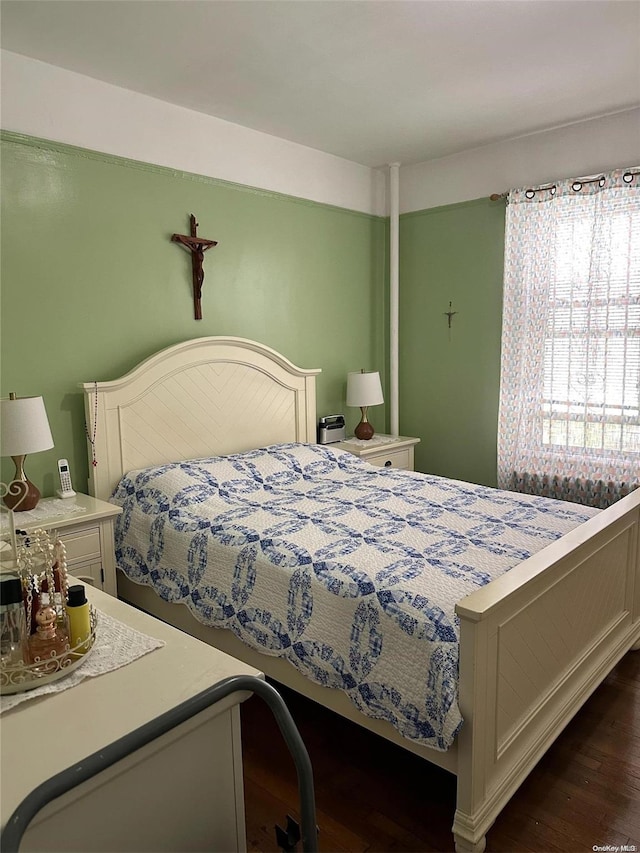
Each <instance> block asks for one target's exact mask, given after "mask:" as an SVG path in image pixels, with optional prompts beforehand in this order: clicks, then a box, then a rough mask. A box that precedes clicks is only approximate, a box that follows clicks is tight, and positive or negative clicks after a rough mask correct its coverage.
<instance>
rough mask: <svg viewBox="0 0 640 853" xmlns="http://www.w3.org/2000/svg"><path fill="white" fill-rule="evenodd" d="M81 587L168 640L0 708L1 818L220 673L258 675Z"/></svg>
mask: <svg viewBox="0 0 640 853" xmlns="http://www.w3.org/2000/svg"><path fill="white" fill-rule="evenodd" d="M86 591H87V597H88V598H89V600H90V601H91V603H92V604H93V605H94V606H95V607H96V608H97V609H98V611H99V612H103V613H107V614H108V615H109V616H112V617H113V618H115V619H117V620H119V621H120V622H123V623H125V624H126V625H129V626H131V627H133V628H135V629H136V630H137V631H140V632H141V633H143V634H146V635H148V636H150V637H154V638H156V639H158V640H163V641H164V642H165V645H164V646H163V647H162V648H159V649H155V650H154V651H151V652H149V653H148V654H145V655H144V656H143V657H140V658H138V659H137V660H135V661H133V663H130V664H128V665H126V666H123V667H121V668H120V669H117V670H114V671H113V672H109V673H105V674H103V675H99V676H97V677H94V678H86V679H85V680H84V681H82V682H81V683H80V684H78V685H77V686H75V687H71V688H70V689H68V690H63V691H62V692H60V693H56V694H51V695H48V696H42V697H40V698H36V699H30V700H28V701H26V702H23V703H22V704H21V705H19V706H17V707H16V708H13V709H12V710H10V711H6V712H5V713H4V714H2V716H0V733H1V736H2V751H1V790H2V798H1V808H2V825H4V823H5V821H6V820H7V819H8V818H9V816H10V815H11V814H12V813H13V811H14V809H15V808H16V807H17V806H18V805H19V803H20V802H21V801H22V800H23V799H24V797H25V796H26V795H27V794H28V793H29V792H30V791H32V790H33V789H34V788H35V787H36V786H37V785H39V784H40V783H41V782H43V781H45V780H46V779H48V778H50V777H51V776H53V775H54V774H56V773H59V772H60V771H62V770H64V769H66V768H67V767H69V766H70V765H72V764H74V763H76V762H77V761H80V760H82V759H83V758H86V757H87V756H88V755H91V754H92V753H94V752H96V751H97V750H99V749H101V748H103V747H104V746H106V745H108V744H109V743H112V742H113V741H115V740H117V739H119V738H121V737H123V736H124V735H126V734H128V733H129V732H131V731H133V730H134V729H136V728H138V727H139V726H141V725H143V724H145V723H147V722H149V721H150V720H153V719H154V718H155V717H158V716H159V715H160V714H163V713H164V712H165V711H168V710H170V709H171V708H174V707H175V706H177V705H179V704H181V703H182V702H184V701H186V700H187V699H189V698H191V697H192V696H195V695H196V694H198V693H200V692H201V691H202V690H205V689H206V688H208V687H211V686H212V685H214V684H217V683H218V682H219V681H221V680H223V679H224V678H227V677H229V676H232V675H257V676H260V675H261V673H260V672H259V671H258V670H256V669H254V668H253V667H250V666H247V665H246V664H244V663H242V662H241V661H238V660H236V659H235V658H232V657H231V656H230V655H227V654H225V653H224V652H220V651H218V650H217V649H214V648H213V647H212V646H209V645H207V644H206V643H203V642H201V641H200V640H196V639H194V638H193V637H191V636H189V635H188V634H185V633H184V632H183V631H179V630H178V629H176V628H173V627H172V626H170V625H167V624H165V623H164V622H160V621H159V620H157V619H155V618H153V617H152V616H149V615H147V614H146V613H143V612H142V611H140V610H137V609H136V608H134V607H131V606H130V605H128V604H125V603H124V602H123V601H119V600H118V599H117V598H114V597H113V596H111V595H107V594H106V593H104V592H101V591H100V590H97V589H92V588H90V587H87V588H86ZM175 606H176V607H179V606H182V605H175ZM243 698H246V694H244V695H238V694H234V695H232V696H230V697H228V699H227V700H224V701H223V702H220V703H218V705H216V706H215V708H212V709H209V711H210V712H211V713H212V715H213V714H214V713H219V712H221V711H223V710H226V709H227V708H229V707H231V706H232V705H234V704H237V702H239V701H241V700H242V699H243ZM205 713H208V712H205Z"/></svg>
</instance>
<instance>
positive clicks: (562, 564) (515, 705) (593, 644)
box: [83, 337, 640, 853]
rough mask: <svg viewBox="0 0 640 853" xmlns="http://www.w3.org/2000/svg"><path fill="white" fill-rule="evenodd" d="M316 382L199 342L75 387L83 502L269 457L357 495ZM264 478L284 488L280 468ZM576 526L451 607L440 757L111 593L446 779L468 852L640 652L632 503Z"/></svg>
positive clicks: (459, 845) (268, 663) (219, 637)
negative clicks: (453, 629) (84, 450)
mask: <svg viewBox="0 0 640 853" xmlns="http://www.w3.org/2000/svg"><path fill="white" fill-rule="evenodd" d="M319 372H320V371H319V370H304V369H301V368H298V367H296V366H294V365H293V364H292V363H291V362H290V361H288V360H287V359H286V358H285V357H283V356H282V355H280V354H279V353H277V352H275V351H274V350H272V349H270V348H268V347H265V346H263V345H261V344H259V343H256V342H253V341H248V340H244V339H241V338H227V337H211V338H199V339H195V340H191V341H187V342H185V343H182V344H178V345H176V346H173V347H170V348H168V349H166V350H163V351H161V352H160V353H157V354H156V355H154V356H152V357H151V358H149V359H147V360H146V361H145V362H143V363H142V364H141V365H139V366H138V367H137V368H135V369H134V370H133V371H131V372H130V373H129V374H127V375H126V376H124V377H122V378H121V379H117V380H114V381H110V382H89V383H86V384H84V386H83V389H84V393H85V409H86V419H87V433H88V436H89V451H90V459H91V461H92V462H93V461H95V462H96V463H97V464H96V465H91V466H90V490H91V492H92V494H94V495H95V496H96V497H99V498H102V499H105V500H108V499H110V498H111V496H112V494H113V493H114V490H115V489H116V488H117V487H118V486H119V484H120V488H121V489H122V488H124V487H123V485H122V482H124V483H126V482H127V480H126V479H125V480H124V481H123V477H124V478H126V475H128V474H129V473H130V472H137V473H135V475H133V479H130V480H129V483H130V484H131V482H135V478H136V477H140V476H147V475H146V474H145V473H143V472H145V471H147V469H155V472H154V474H153V476H154V477H156V476H164V474H165V473H166V471H170V470H173V469H172V468H171V466H175V465H176V463H178V468H177V471H178V475H179V476H186V474H188V475H189V476H196V477H202V476H205V475H203V474H202V473H201V472H200V470H198V471H197V472H196V473H195V474H194V471H195V469H193V470H192V466H191V464H190V461H191V460H209V461H208V462H207V464H208V465H210V466H213V471H214V472H215V471H216V470H218V468H216V466H220V465H234V464H235V465H236V469H237V466H238V465H239V466H240V469H241V470H242V471H245V468H246V466H247V464H248V463H247V459H248V460H249V462H250V464H251V465H253V464H254V463H255V460H256V459H258V458H259V457H261V456H262V455H263V449H264V448H271V450H270V451H269V452H270V454H271V455H270V456H269V457H268V458H269V464H272V456H273V453H275V458H276V459H277V460H279V461H278V464H282V465H284V466H285V469H286V470H287V471H288V470H289V469H290V468H291V466H292V464H293V467H296V466H298V467H299V465H302V467H304V465H305V464H306V463H305V462H299V461H298V454H300V453H301V454H303V455H304V454H309V453H311V454H312V455H313V454H315V456H317V455H318V454H321V456H322V454H323V453H324V456H322V460H323V462H322V464H324V465H329V466H330V467H331V468H332V470H334V471H339V472H340V474H339V476H340V477H342V476H343V473H345V472H346V473H348V474H349V476H350V477H351V476H352V475H355V477H356V479H357V478H358V477H359V478H360V480H361V481H362V483H364V481H365V480H367V478H368V477H371V476H373V474H372V466H369V465H368V464H367V463H365V462H362V461H361V460H358V459H356V457H349V454H346V453H339V452H334V453H331V452H330V451H324V450H322V449H321V448H318V447H315V446H314V443H315V432H316V406H315V379H316V376H317V374H318V373H319ZM256 452H257V455H256ZM252 454H254V455H253V456H252ZM315 456H314V458H315ZM219 457H227V459H225V460H222V461H220V459H219ZM347 457H349V458H347ZM304 458H306V457H304ZM252 459H253V460H254V461H253V462H252V461H251V460H252ZM292 459H294V460H296V461H295V462H294V463H292V462H291V460H292ZM236 460H239V461H238V462H237V463H236ZM182 462H189V464H185V465H183V466H182V467H181V466H180V464H179V463H182ZM309 464H310V465H312V466H313V464H314V462H313V460H312V461H310V463H309ZM243 466H245V467H243ZM158 471H159V473H158ZM185 472H186V474H185ZM171 476H173V474H171ZM206 476H207V477H212V476H213V475H212V474H211V473H207V474H206ZM274 476H276V477H280V478H282V476H283V475H282V472H281V471H280V469H278V471H277V472H276V473H275V474H274ZM332 476H338V475H337V474H332ZM376 476H378V477H385V476H386V477H387V478H391V479H388V480H387V483H388V484H389V485H390V487H391V485H393V483H394V482H397V480H394V479H393V478H397V477H398V476H400V481H399V484H398V486H397V490H398V491H399V492H400V495H399V499H401V500H404V501H407V500H408V498H407V497H406V494H405V493H407V494H409V495H411V494H412V490H414V489H417V488H422V481H421V476H422V475H419V474H414V473H411V472H402V474H400V472H376ZM260 478H261V479H264V477H263V474H262V473H260ZM227 479H228V476H227ZM424 479H425V480H432V479H433V478H428V477H427V478H424ZM121 481H122V482H121ZM376 482H378V481H376ZM439 485H440V484H438V483H436V486H439ZM181 487H182V488H184V487H189V486H188V484H182V486H181ZM129 488H132V487H131V485H130V486H129ZM314 488H316V491H317V488H320V487H316V486H315V485H314ZM349 488H351V485H349ZM473 488H477V487H471V486H469V489H468V491H469V490H471V489H473ZM391 491H393V488H392V489H391ZM485 491H489V490H485ZM278 495H279V493H278ZM124 497H125V496H124V495H123V494H121V495H120V499H124ZM279 499H280V498H279ZM409 499H410V500H412V498H409ZM534 501H535V499H534ZM254 509H255V508H254ZM234 511H240V510H239V509H238V510H235V509H234ZM242 512H245V513H246V508H244V509H242ZM578 512H581V510H578ZM585 512H586V515H587V516H591V517H588V518H587V520H582V519H578V518H576V519H575V526H572V529H570V530H569V532H566V533H564V535H560V536H559V537H556V538H553V539H550V540H549V544H547V545H546V546H545V547H543V548H542V549H541V550H539V551H537V552H536V553H534V554H533V555H532V556H530V557H527V558H526V559H523V560H521V561H520V560H518V561H516V562H517V564H516V565H514V567H513V568H511V569H510V570H509V571H505V572H502V573H498V575H497V576H496V577H495V579H493V580H490V582H488V583H485V585H483V586H481V587H480V588H477V589H475V591H473V592H471V593H470V594H468V595H463V596H462V597H461V598H460V600H458V601H457V602H456V603H455V608H454V609H455V621H456V624H457V629H458V636H459V643H457V644H456V651H457V652H458V653H459V678H458V684H457V693H458V695H457V704H458V707H459V712H460V715H461V718H462V719H463V721H464V722H463V724H462V725H461V726H459V725H457V724H456V721H455V719H452V720H451V721H450V722H449V725H448V729H447V732H448V734H447V737H446V738H444V739H443V740H442V741H441V742H436V741H434V740H433V739H429V738H424V737H422V738H421V737H416V736H415V733H414V732H411V731H408V730H407V728H406V726H405V727H404V729H403V728H402V726H400V727H398V726H397V725H392V723H391V722H390V721H389V718H388V715H387V719H385V718H384V716H385V715H384V714H379V715H378V716H377V717H376V716H375V715H374V716H372V715H371V714H370V710H371V709H370V708H364V707H363V706H362V703H360V707H357V706H356V704H354V702H353V696H351V697H350V696H349V695H348V691H345V690H339V689H338V690H336V689H332V688H331V687H325V686H323V685H322V683H318V681H320V682H322V678H320V679H316V680H311V679H310V678H309V677H306V676H305V675H304V674H302V673H301V672H300V671H299V670H298V669H296V668H295V667H294V666H292V664H291V662H290V660H287V659H286V657H277V656H274V655H273V654H271V653H270V654H265V653H264V650H263V651H259V650H258V649H257V648H252V647H251V646H249V645H247V644H246V643H245V642H243V641H242V640H240V639H239V638H238V636H237V635H236V633H235V632H234V630H231V629H228V628H215V627H210V626H209V625H206V624H203V622H202V621H199V619H197V618H196V617H195V616H194V613H193V611H192V610H190V609H189V608H188V607H186V606H184V605H183V604H176V603H172V601H176V600H180V598H181V597H180V596H176V595H175V594H174V595H172V594H169V595H168V596H167V597H168V598H169V600H168V601H167V600H164V599H163V598H161V597H159V596H158V595H157V594H156V592H155V591H154V589H153V588H152V587H151V586H150V585H148V583H146V582H144V581H145V579H144V578H141V577H136V575H135V572H132V571H131V567H130V566H129V567H126V566H125V568H128V571H129V574H130V575H131V577H128V576H127V575H126V574H124V572H122V571H120V572H119V576H118V594H119V596H120V597H121V598H123V599H125V600H126V601H128V602H130V603H132V604H134V605H136V606H138V607H141V608H142V609H143V610H146V611H147V612H150V613H152V614H153V615H155V616H157V617H158V618H160V619H163V620H164V621H167V622H169V623H171V624H173V625H176V626H177V627H179V628H181V629H183V630H185V631H187V632H188V633H190V634H192V635H194V636H196V637H198V638H200V639H202V640H204V641H206V642H208V643H210V644H211V645H214V646H216V647H218V648H221V649H223V650H224V651H226V652H228V653H230V654H232V655H233V656H235V657H237V658H239V659H241V660H244V661H246V662H247V663H249V664H251V665H253V666H256V667H257V668H259V669H261V670H262V671H263V672H265V673H266V674H267V675H268V676H270V677H272V678H274V679H275V680H277V681H279V682H281V683H283V684H286V685H287V686H289V687H291V688H293V689H295V690H298V691H299V692H301V693H303V694H304V695H306V696H309V697H310V698H312V699H314V700H316V701H318V702H320V703H321V704H323V705H325V706H326V707H328V708H331V709H332V710H334V711H337V712H338V713H341V714H343V715H344V716H346V717H348V718H349V719H351V720H354V721H356V722H358V723H359V724H361V725H363V726H365V727H366V728H368V729H370V730H372V731H374V732H376V733H377V734H380V735H382V736H384V737H387V738H388V739H390V740H392V741H394V742H395V743H398V744H400V745H401V746H403V747H404V748H405V749H409V750H411V751H412V752H414V753H416V754H417V755H419V756H421V757H422V758H424V759H426V760H428V761H430V762H432V763H435V764H437V765H438V766H440V767H443V768H445V769H446V770H449V771H451V772H452V773H455V774H456V776H457V802H456V811H455V817H454V822H453V834H454V839H455V845H456V850H457V851H476V853H480V851H482V850H483V849H484V847H485V843H486V833H487V831H488V830H489V828H490V826H491V824H492V823H493V821H494V820H495V818H496V817H497V815H498V814H499V812H500V810H501V809H502V808H503V806H504V805H505V803H506V802H507V800H508V799H509V798H510V797H511V795H512V794H513V793H514V791H515V790H516V789H517V787H518V786H519V785H520V784H521V782H522V781H523V780H524V779H525V777H526V776H527V774H528V773H529V772H530V771H531V770H532V768H533V767H534V766H535V764H536V763H537V761H538V760H539V759H540V757H541V756H542V755H543V754H544V752H545V751H546V749H547V748H548V747H549V746H550V744H551V743H552V742H553V740H554V739H555V738H556V737H557V735H558V734H559V733H560V731H562V729H563V728H564V726H565V725H566V724H567V723H568V722H569V721H570V720H571V718H572V717H573V715H574V714H575V713H576V711H577V710H578V709H579V708H580V707H581V705H582V704H583V703H584V701H585V700H586V699H587V698H588V697H589V695H590V694H591V693H592V692H593V690H595V688H596V687H597V686H598V685H599V684H600V683H601V681H602V680H603V679H604V678H605V676H606V675H607V674H608V673H609V672H610V670H611V669H612V668H613V667H614V666H615V664H616V663H617V661H618V660H619V659H620V658H621V657H622V655H624V654H625V653H626V652H627V651H629V650H630V649H632V648H638V646H639V645H640V643H639V640H640V545H639V530H640V490H636V491H635V492H633V493H631V494H630V495H628V496H627V497H626V498H623V499H622V500H620V501H619V502H617V503H616V504H614V505H613V506H611V507H609V508H608V509H606V510H603V511H600V512H597V513H593V512H587V511H586V510H585ZM244 517H246V514H245V516H244ZM585 517H586V516H585ZM237 522H238V518H237V517H236V518H235V520H234V523H237ZM157 532H158V529H157V528H154V531H151V530H149V531H148V535H149V536H150V537H153V536H156V535H157ZM143 535H144V534H143ZM516 553H517V551H516V550H514V554H516ZM525 553H526V551H525ZM405 556H406V555H405ZM411 557H412V555H411V554H410V555H409V557H408V558H407V559H410V558H411ZM132 577H133V578H134V579H133V580H132V579H131V578H132ZM334 581H335V579H333V580H332V583H333V582H334ZM370 636H371V633H369V637H370ZM405 716H406V715H405ZM396 722H397V721H396ZM401 732H402V733H401ZM450 741H452V742H451V743H449V742H450Z"/></svg>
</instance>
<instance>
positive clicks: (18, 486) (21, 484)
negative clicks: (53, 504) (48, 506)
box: [4, 480, 40, 512]
mask: <svg viewBox="0 0 640 853" xmlns="http://www.w3.org/2000/svg"><path fill="white" fill-rule="evenodd" d="M11 489H12V491H11V492H10V493H9V494H8V495H6V497H5V498H4V504H5V506H6V507H7V509H12V510H13V511H14V512H25V511H26V510H29V509H35V508H36V507H37V506H38V501H39V500H40V490H39V489H38V487H37V486H34V485H33V483H32V482H31V480H14V481H13V483H12V484H11Z"/></svg>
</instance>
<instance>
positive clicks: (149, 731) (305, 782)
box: [0, 675, 318, 853]
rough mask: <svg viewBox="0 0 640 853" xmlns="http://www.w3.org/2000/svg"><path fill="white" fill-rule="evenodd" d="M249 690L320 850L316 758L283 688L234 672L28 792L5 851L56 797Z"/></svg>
mask: <svg viewBox="0 0 640 853" xmlns="http://www.w3.org/2000/svg"><path fill="white" fill-rule="evenodd" d="M238 691H247V692H252V693H256V694H257V695H258V696H260V697H261V698H262V699H264V701H265V702H266V703H267V705H268V706H269V708H270V710H271V712H272V713H273V715H274V717H275V718H276V722H277V723H278V727H279V728H280V731H281V733H282V736H283V737H284V740H285V743H286V744H287V747H288V749H289V752H290V753H291V756H292V758H293V761H294V763H295V767H296V772H297V776H298V795H299V798H300V816H301V835H302V838H301V841H302V850H303V851H304V853H317V850H318V834H317V826H316V807H315V795H314V788H313V770H312V767H311V760H310V758H309V754H308V752H307V748H306V747H305V745H304V742H303V740H302V737H301V736H300V732H299V731H298V729H297V727H296V724H295V722H294V721H293V717H292V716H291V713H290V712H289V709H288V708H287V706H286V704H285V702H284V699H283V698H282V696H281V695H280V694H279V693H278V691H277V690H276V689H275V688H274V687H272V686H271V685H270V684H267V682H266V681H263V680H262V679H261V678H257V677H256V676H252V675H235V676H231V677H229V678H225V679H224V680H223V681H220V682H219V683H218V684H215V685H213V686H212V687H208V688H207V689H206V690H203V691H202V692H201V693H198V694H197V695H196V696H193V697H192V698H191V699H187V701H186V702H182V703H181V704H180V705H176V707H175V708H172V709H171V710H170V711H166V712H165V713H164V714H161V715H160V716H159V717H156V718H155V719H153V720H150V721H149V722H148V723H145V724H144V725H143V726H140V727H139V728H137V729H135V730H134V731H132V732H129V734H127V735H125V736H124V737H121V738H119V739H118V740H116V741H113V743H110V744H109V745H108V746H106V747H104V749H101V750H99V751H98V752H94V753H93V754H92V755H89V756H88V757H87V758H84V759H83V760H82V761H78V762H77V763H76V764H74V765H72V766H71V767H68V768H67V769H66V770H62V771H61V772H60V773H57V774H56V775H55V776H52V777H51V778H50V779H47V780H46V781H45V782H43V783H42V784H41V785H38V787H37V788H34V790H33V791H32V792H31V793H30V794H28V795H27V796H26V797H25V798H24V800H23V801H22V802H21V803H20V805H19V806H18V807H17V808H16V810H15V811H14V812H13V814H12V815H11V817H10V818H9V820H8V821H7V824H6V826H5V828H4V830H3V831H2V835H1V836H0V849H1V850H2V851H3V853H18V848H19V846H20V842H21V840H22V837H23V835H24V833H25V832H26V830H27V827H28V826H29V823H30V822H31V821H32V820H33V818H34V817H35V815H36V814H37V813H38V812H39V811H40V809H42V808H43V807H44V806H46V805H47V804H48V803H49V802H51V800H54V799H55V798H56V797H59V796H61V795H62V794H66V792H67V791H70V790H71V789H72V788H75V787H76V786H77V785H80V784H81V783H82V782H86V781H87V779H91V778H92V777H93V776H95V775H97V774H98V773H100V772H101V771H103V770H106V769H107V768H108V767H111V765H112V764H115V763H116V762H117V761H121V760H122V759H123V758H126V757H127V756H128V755H130V754H131V753H132V752H135V751H136V750H137V749H140V748H141V747H143V746H146V744H148V743H150V742H151V741H152V740H155V739H156V738H157V737H160V735H163V734H165V733H166V732H168V731H170V730H171V729H173V728H175V727H176V726H179V725H180V724H181V723H184V722H186V721H187V720H189V719H191V717H194V716H195V715H196V714H198V713H200V712H201V711H204V710H205V709H206V708H208V707H209V706H210V705H213V704H215V703H216V702H219V701H220V700H222V699H225V698H226V697H227V696H229V695H230V694H231V693H236V692H238Z"/></svg>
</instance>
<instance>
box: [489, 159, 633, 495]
mask: <svg viewBox="0 0 640 853" xmlns="http://www.w3.org/2000/svg"><path fill="white" fill-rule="evenodd" d="M639 177H640V176H639V175H638V174H637V172H636V170H628V171H626V172H625V171H618V172H614V173H611V174H609V175H605V176H598V177H597V178H595V179H589V180H582V181H567V182H564V183H562V184H557V185H555V186H553V187H542V188H538V189H535V190H515V191H513V192H512V193H510V195H509V206H508V208H507V228H506V244H505V283H504V312H503V313H504V317H503V349H502V374H501V389H500V416H499V434H498V481H499V485H501V486H502V487H503V488H510V489H516V490H520V491H527V492H532V493H538V494H547V495H551V496H554V497H562V498H565V499H571V500H578V501H581V502H585V503H587V502H588V503H593V504H594V505H600V506H606V505H607V504H608V503H611V502H612V501H613V500H615V499H617V498H618V497H621V496H622V495H623V494H626V493H627V492H628V491H630V490H631V489H632V488H635V487H636V486H637V485H639V484H640V479H639V477H640V470H639V469H640V185H639Z"/></svg>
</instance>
